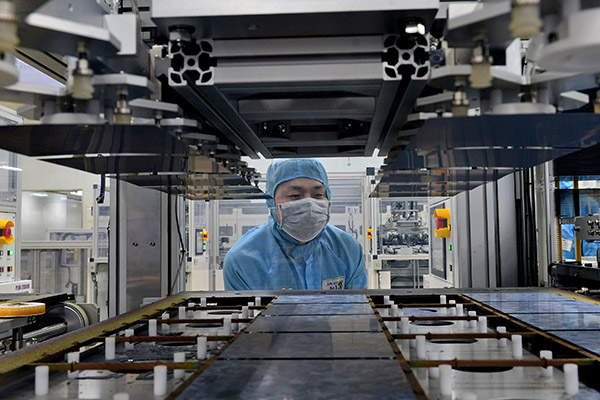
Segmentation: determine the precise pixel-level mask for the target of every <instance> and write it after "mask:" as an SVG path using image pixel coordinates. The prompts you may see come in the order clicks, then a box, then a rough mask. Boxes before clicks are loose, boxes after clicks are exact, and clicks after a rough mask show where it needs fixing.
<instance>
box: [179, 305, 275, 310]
mask: <svg viewBox="0 0 600 400" xmlns="http://www.w3.org/2000/svg"><path fill="white" fill-rule="evenodd" d="M248 308H249V309H250V310H264V309H265V308H267V307H266V306H249V307H248ZM185 309H186V310H187V311H218V310H241V309H242V306H206V307H202V306H191V307H185Z"/></svg>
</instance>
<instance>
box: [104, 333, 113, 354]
mask: <svg viewBox="0 0 600 400" xmlns="http://www.w3.org/2000/svg"><path fill="white" fill-rule="evenodd" d="M115 357H116V354H115V338H114V337H112V336H111V337H107V338H105V339H104V358H105V359H107V360H114V359H115Z"/></svg>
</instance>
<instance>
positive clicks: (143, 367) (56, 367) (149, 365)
mask: <svg viewBox="0 0 600 400" xmlns="http://www.w3.org/2000/svg"><path fill="white" fill-rule="evenodd" d="M30 365H31V366H34V367H35V366H40V365H47V366H48V367H49V368H50V370H52V371H71V372H72V371H85V370H109V371H150V370H152V369H153V368H154V367H156V366H157V365H165V366H166V367H167V369H197V368H200V367H202V366H203V365H204V363H203V362H202V363H198V362H181V363H176V362H156V361H155V362H132V363H117V362H113V363H34V364H30Z"/></svg>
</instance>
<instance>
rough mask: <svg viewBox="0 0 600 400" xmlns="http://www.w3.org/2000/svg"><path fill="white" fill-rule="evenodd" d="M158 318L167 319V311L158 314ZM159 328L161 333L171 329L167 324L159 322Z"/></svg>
mask: <svg viewBox="0 0 600 400" xmlns="http://www.w3.org/2000/svg"><path fill="white" fill-rule="evenodd" d="M160 319H169V313H167V312H164V313H162V315H161V316H160ZM160 329H161V331H162V332H163V333H169V332H170V331H171V328H170V326H169V324H160Z"/></svg>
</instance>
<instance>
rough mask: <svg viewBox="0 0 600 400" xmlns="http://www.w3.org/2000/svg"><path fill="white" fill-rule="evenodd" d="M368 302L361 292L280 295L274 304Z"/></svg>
mask: <svg viewBox="0 0 600 400" xmlns="http://www.w3.org/2000/svg"><path fill="white" fill-rule="evenodd" d="M368 302H369V301H368V300H367V297H366V296H364V295H360V294H335V295H320V296H318V295H317V296H293V295H292V296H279V297H278V298H277V300H275V303H274V304H277V305H279V304H332V303H341V304H348V303H368Z"/></svg>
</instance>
